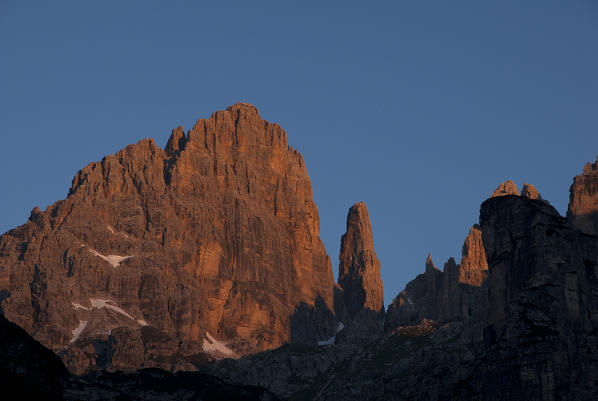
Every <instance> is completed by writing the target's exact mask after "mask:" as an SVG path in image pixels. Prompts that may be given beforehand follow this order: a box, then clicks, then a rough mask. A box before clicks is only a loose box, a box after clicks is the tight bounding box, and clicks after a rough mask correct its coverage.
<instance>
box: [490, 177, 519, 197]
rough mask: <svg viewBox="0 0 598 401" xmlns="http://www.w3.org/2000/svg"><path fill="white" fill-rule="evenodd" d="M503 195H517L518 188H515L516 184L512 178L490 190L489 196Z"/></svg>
mask: <svg viewBox="0 0 598 401" xmlns="http://www.w3.org/2000/svg"><path fill="white" fill-rule="evenodd" d="M505 195H519V190H518V189H517V185H515V183H514V182H513V181H512V180H507V181H505V182H503V183H502V184H500V185H499V186H498V188H496V189H495V190H494V192H492V195H490V197H491V198H494V197H497V196H505Z"/></svg>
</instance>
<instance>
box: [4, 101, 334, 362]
mask: <svg viewBox="0 0 598 401" xmlns="http://www.w3.org/2000/svg"><path fill="white" fill-rule="evenodd" d="M333 290H334V281H333V275H332V269H331V265H330V260H329V257H328V256H327V254H326V252H325V249H324V246H323V244H322V241H321V240H320V237H319V217H318V211H317V208H316V205H315V203H314V201H313V196H312V187H311V183H310V180H309V177H308V175H307V170H306V168H305V163H304V161H303V158H302V157H301V155H300V154H299V152H297V151H296V150H294V149H293V148H292V147H291V146H289V144H288V143H287V137H286V134H285V132H284V131H283V129H282V128H281V127H280V126H279V125H277V124H273V123H270V122H268V121H265V120H263V119H262V118H261V117H260V115H259V113H258V110H257V109H256V108H255V107H254V106H252V105H249V104H244V103H238V104H235V105H233V106H231V107H229V108H228V109H226V110H225V111H218V112H216V113H214V114H213V115H212V116H211V117H210V118H209V119H201V120H199V121H198V122H197V123H196V124H195V126H194V127H193V129H191V130H190V131H189V132H188V133H187V134H185V133H184V131H183V129H182V128H180V127H179V128H177V129H175V130H173V132H172V135H171V137H170V139H169V140H168V143H167V145H166V148H165V149H161V148H159V147H158V146H156V144H155V143H154V141H153V140H152V139H144V140H142V141H140V142H139V143H137V144H135V145H130V146H128V147H127V148H125V149H123V150H121V151H119V152H117V153H116V154H115V155H110V156H106V157H105V158H103V159H102V161H100V162H94V163H90V164H89V165H88V166H86V167H84V168H83V169H81V171H79V172H78V173H77V175H76V176H75V178H74V179H73V182H72V186H71V189H70V191H69V194H68V197H67V198H66V199H65V200H62V201H58V202H56V203H55V204H53V205H51V206H49V207H48V208H47V209H46V210H45V211H41V210H39V209H38V208H36V209H34V210H33V211H32V213H31V217H30V218H29V221H28V222H27V223H26V224H24V225H23V226H20V227H18V228H16V229H14V230H11V231H9V232H7V233H6V234H4V235H3V236H2V237H0V294H2V297H1V298H0V301H1V304H0V306H1V308H2V311H3V313H4V314H5V316H7V317H8V318H9V319H10V320H12V321H13V322H16V323H17V324H19V325H20V326H21V327H23V328H24V329H25V330H26V331H27V332H29V333H31V334H32V335H33V336H34V337H35V338H36V339H37V340H39V341H40V342H41V343H43V344H44V345H46V346H47V347H49V348H51V349H52V350H54V351H58V352H60V353H61V354H62V355H63V358H64V360H65V361H66V363H67V364H68V366H69V368H70V369H72V370H75V371H77V372H84V371H86V370H88V369H95V368H107V369H123V370H133V369H137V368H140V367H148V366H157V367H164V368H168V369H191V368H193V363H194V362H195V361H196V360H197V358H199V359H205V358H206V356H205V354H206V353H207V354H209V355H210V357H216V358H220V357H235V356H239V355H244V354H247V353H252V352H256V351H260V350H265V349H269V348H274V347H277V346H280V345H281V344H283V343H285V342H288V341H290V340H291V338H292V337H294V338H295V339H296V340H299V341H301V340H302V339H304V338H305V337H309V339H310V341H315V340H317V339H321V338H326V337H327V336H328V335H329V334H330V332H331V331H334V330H335V329H336V327H335V326H336V322H335V321H334V317H333V315H332V312H331V311H332V310H333ZM316 304H318V308H317V309H318V313H317V315H318V316H320V320H319V321H320V324H319V325H305V324H301V318H300V316H299V315H301V313H299V312H298V311H300V310H302V311H308V312H310V313H311V312H312V311H314V310H315V309H316ZM313 313H315V312H313ZM313 313H312V314H311V315H310V316H313ZM298 316H299V317H298ZM299 326H301V327H307V329H302V330H298V329H297V327H299ZM294 330H295V331H296V332H294ZM202 355H203V356H202Z"/></svg>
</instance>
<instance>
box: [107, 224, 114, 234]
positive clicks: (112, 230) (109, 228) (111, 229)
mask: <svg viewBox="0 0 598 401" xmlns="http://www.w3.org/2000/svg"><path fill="white" fill-rule="evenodd" d="M106 228H107V229H108V231H110V232H111V233H112V234H114V229H113V228H112V227H110V226H109V225H108V224H106Z"/></svg>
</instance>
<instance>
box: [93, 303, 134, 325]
mask: <svg viewBox="0 0 598 401" xmlns="http://www.w3.org/2000/svg"><path fill="white" fill-rule="evenodd" d="M108 302H112V303H114V302H113V301H111V300H109V299H97V298H91V307H92V308H98V309H99V308H108V309H112V310H113V311H115V312H118V313H120V314H121V315H125V316H126V317H128V318H129V319H131V320H135V318H134V317H133V316H131V315H129V314H128V313H127V312H126V311H125V310H124V309H121V308H119V307H118V306H116V305H112V304H109V303H108Z"/></svg>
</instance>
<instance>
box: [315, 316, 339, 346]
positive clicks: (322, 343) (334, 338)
mask: <svg viewBox="0 0 598 401" xmlns="http://www.w3.org/2000/svg"><path fill="white" fill-rule="evenodd" d="M344 328H345V325H344V324H343V322H338V327H337V329H336V334H335V335H333V336H332V337H330V338H329V339H328V340H322V341H318V345H320V346H322V345H334V341H335V340H336V335H337V334H338V333H340V331H341V330H342V329H344Z"/></svg>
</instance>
